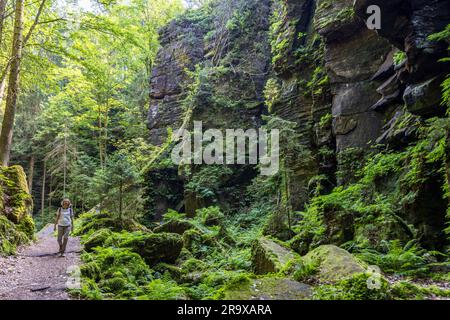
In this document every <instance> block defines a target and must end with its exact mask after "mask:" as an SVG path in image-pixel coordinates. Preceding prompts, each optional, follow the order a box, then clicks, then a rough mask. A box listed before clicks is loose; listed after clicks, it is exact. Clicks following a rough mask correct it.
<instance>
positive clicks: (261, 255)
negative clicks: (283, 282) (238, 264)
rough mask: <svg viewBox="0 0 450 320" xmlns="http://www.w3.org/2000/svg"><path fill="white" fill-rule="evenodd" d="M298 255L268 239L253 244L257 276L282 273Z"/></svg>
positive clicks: (254, 266) (254, 265) (253, 262)
mask: <svg viewBox="0 0 450 320" xmlns="http://www.w3.org/2000/svg"><path fill="white" fill-rule="evenodd" d="M296 256H297V255H296V254H295V253H294V252H292V251H291V250H289V249H286V248H285V247H282V246H281V245H279V244H278V243H276V242H274V241H272V240H269V239H267V238H260V239H258V240H256V241H255V242H254V243H253V247H252V267H253V271H254V272H255V273H256V274H267V273H275V272H279V271H281V270H282V269H283V268H284V267H285V266H286V265H287V264H288V262H290V261H292V260H293V259H295V258H296Z"/></svg>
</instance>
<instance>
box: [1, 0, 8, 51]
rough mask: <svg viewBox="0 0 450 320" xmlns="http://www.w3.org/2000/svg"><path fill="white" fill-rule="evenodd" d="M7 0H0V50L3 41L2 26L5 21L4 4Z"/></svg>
mask: <svg viewBox="0 0 450 320" xmlns="http://www.w3.org/2000/svg"><path fill="white" fill-rule="evenodd" d="M7 4H8V0H0V50H1V48H2V43H3V26H4V22H5V13H6V5H7Z"/></svg>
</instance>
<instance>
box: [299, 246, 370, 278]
mask: <svg viewBox="0 0 450 320" xmlns="http://www.w3.org/2000/svg"><path fill="white" fill-rule="evenodd" d="M303 260H304V262H305V263H308V264H312V265H314V266H315V267H317V273H316V275H315V276H316V277H317V279H318V280H320V281H323V282H336V281H339V280H343V279H345V278H348V277H351V276H353V275H355V274H358V273H364V272H365V271H366V270H365V269H364V266H363V265H362V264H361V263H360V262H358V261H357V260H356V259H355V258H354V257H353V256H352V255H351V254H350V253H349V252H347V251H345V250H344V249H341V248H339V247H336V246H333V245H326V246H320V247H318V248H316V249H314V250H312V251H310V252H309V253H308V254H307V255H306V256H304V257H303Z"/></svg>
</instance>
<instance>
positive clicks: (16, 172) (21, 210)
mask: <svg viewBox="0 0 450 320" xmlns="http://www.w3.org/2000/svg"><path fill="white" fill-rule="evenodd" d="M0 195H1V197H2V201H0V203H1V205H0V210H1V213H2V214H4V215H5V216H6V217H7V218H8V219H9V220H10V221H12V222H13V223H15V224H21V227H20V229H21V230H22V231H24V232H25V234H27V236H28V237H29V238H30V239H31V238H32V237H33V235H34V223H32V218H31V212H32V210H33V200H32V198H31V195H30V193H29V190H28V184H27V177H26V175H25V172H24V170H23V168H22V167H21V166H12V167H3V166H0ZM22 220H24V221H23V223H22Z"/></svg>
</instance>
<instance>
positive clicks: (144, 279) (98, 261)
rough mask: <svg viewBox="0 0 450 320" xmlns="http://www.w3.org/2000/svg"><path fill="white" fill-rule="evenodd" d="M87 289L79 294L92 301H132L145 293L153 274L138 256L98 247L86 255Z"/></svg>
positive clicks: (85, 274)
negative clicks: (101, 299)
mask: <svg viewBox="0 0 450 320" xmlns="http://www.w3.org/2000/svg"><path fill="white" fill-rule="evenodd" d="M82 260H83V262H84V265H83V266H82V267H81V274H82V282H83V284H84V285H83V287H82V289H81V290H80V292H79V294H80V295H82V296H83V297H86V298H89V299H97V298H106V299H108V298H111V299H122V298H124V299H130V298H135V297H137V296H140V295H141V294H142V293H143V290H142V287H143V286H145V285H146V284H148V283H149V282H150V281H151V280H152V273H153V271H152V270H151V269H150V268H149V267H148V266H147V264H146V263H145V262H144V260H143V259H142V258H141V257H140V256H139V255H138V254H136V253H134V252H132V251H130V250H128V249H123V248H101V247H97V248H95V249H94V250H93V252H92V253H84V254H83V255H82Z"/></svg>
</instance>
